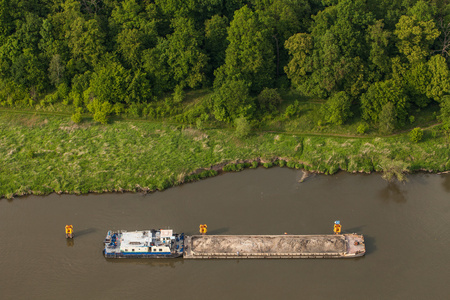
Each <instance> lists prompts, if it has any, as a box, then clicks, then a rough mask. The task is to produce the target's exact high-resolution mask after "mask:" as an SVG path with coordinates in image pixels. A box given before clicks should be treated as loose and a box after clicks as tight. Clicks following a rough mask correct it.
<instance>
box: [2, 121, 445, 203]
mask: <svg viewBox="0 0 450 300" xmlns="http://www.w3.org/2000/svg"><path fill="white" fill-rule="evenodd" d="M432 130H434V131H432ZM0 132H1V136H0V153H2V155H1V156H0V197H2V198H3V197H6V198H12V197H14V196H21V195H27V194H36V195H44V194H49V193H52V192H57V193H74V194H83V193H88V192H96V193H102V192H109V191H113V192H124V191H133V192H137V191H139V192H151V191H155V190H164V189H166V188H168V187H171V186H175V185H179V184H182V183H184V182H189V181H193V180H197V179H201V178H204V177H209V176H214V175H216V174H218V173H220V171H222V170H224V171H239V170H242V169H244V168H246V167H257V166H258V165H263V166H264V167H271V166H272V165H280V166H286V167H291V168H302V169H305V170H307V171H315V172H320V173H326V174H333V173H335V172H337V171H339V170H344V171H347V172H366V173H370V172H373V171H388V170H389V169H390V168H393V169H395V171H396V172H397V171H399V172H400V173H407V172H415V171H419V170H424V171H430V172H443V171H447V170H450V162H449V157H450V149H449V139H448V137H446V136H445V135H441V133H440V132H439V131H436V130H435V129H430V130H425V134H424V139H423V140H422V141H421V142H419V143H411V142H410V141H409V138H408V136H407V135H406V134H405V135H399V136H395V137H386V138H380V137H376V138H349V137H330V136H329V137H325V136H312V135H300V134H287V133H274V132H271V133H270V132H264V133H261V132H254V133H253V134H251V135H250V136H249V137H246V138H238V137H236V136H235V134H234V132H232V131H230V130H226V129H220V130H219V129H206V130H199V129H194V128H191V127H185V126H181V125H167V124H164V123H156V122H142V121H115V122H113V123H112V124H108V125H100V124H97V123H94V122H91V121H84V122H82V123H81V124H75V123H73V122H72V121H71V120H70V117H68V116H48V115H31V114H23V115H21V114H14V115H12V114H8V113H0Z"/></svg>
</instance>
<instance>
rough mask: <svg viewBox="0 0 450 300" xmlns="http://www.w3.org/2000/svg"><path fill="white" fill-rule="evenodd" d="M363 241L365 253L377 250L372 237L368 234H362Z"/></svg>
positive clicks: (368, 253)
mask: <svg viewBox="0 0 450 300" xmlns="http://www.w3.org/2000/svg"><path fill="white" fill-rule="evenodd" d="M364 243H365V244H366V255H370V254H373V253H374V252H375V251H376V250H377V246H376V245H375V238H374V237H372V236H370V235H364Z"/></svg>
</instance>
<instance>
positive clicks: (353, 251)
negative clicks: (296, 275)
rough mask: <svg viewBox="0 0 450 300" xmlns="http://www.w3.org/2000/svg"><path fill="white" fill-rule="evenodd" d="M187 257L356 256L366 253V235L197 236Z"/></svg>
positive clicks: (188, 247)
mask: <svg viewBox="0 0 450 300" xmlns="http://www.w3.org/2000/svg"><path fill="white" fill-rule="evenodd" d="M184 245H185V249H184V250H185V251H184V255H183V257H184V258H187V259H213V258H224V259H226V258H228V259H236V258H239V259H241V258H352V257H359V256H363V255H364V254H365V252H366V249H365V244H364V237H363V236H362V235H358V234H339V235H194V236H187V237H186V239H185V243H184Z"/></svg>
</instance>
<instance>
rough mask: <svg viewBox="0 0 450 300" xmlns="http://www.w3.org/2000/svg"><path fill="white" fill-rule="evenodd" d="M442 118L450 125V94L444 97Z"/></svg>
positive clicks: (445, 123)
mask: <svg viewBox="0 0 450 300" xmlns="http://www.w3.org/2000/svg"><path fill="white" fill-rule="evenodd" d="M440 119H441V121H442V123H444V125H447V126H450V95H446V96H444V97H443V98H442V101H441V114H440Z"/></svg>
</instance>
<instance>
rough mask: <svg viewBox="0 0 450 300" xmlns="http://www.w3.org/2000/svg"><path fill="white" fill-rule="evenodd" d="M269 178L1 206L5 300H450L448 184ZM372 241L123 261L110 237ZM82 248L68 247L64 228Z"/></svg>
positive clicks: (287, 173) (0, 293)
mask: <svg viewBox="0 0 450 300" xmlns="http://www.w3.org/2000/svg"><path fill="white" fill-rule="evenodd" d="M301 175H302V173H301V172H300V171H295V170H289V169H280V168H273V169H270V170H265V169H256V170H247V171H244V172H241V173H234V174H225V175H222V176H219V177H215V178H210V179H207V180H204V181H201V182H196V183H192V184H187V185H184V186H181V187H177V188H172V189H169V190H167V191H165V192H162V193H154V194H150V195H141V194H103V195H88V196H68V195H63V196H58V195H50V196H47V197H26V198H18V199H15V200H13V201H7V200H5V199H3V200H1V201H0V299H154V298H158V299H183V300H186V299H344V298H345V299H449V298H448V295H449V294H450V284H449V279H450V229H449V228H450V222H449V220H450V198H449V195H450V176H439V175H414V176H411V177H410V178H409V182H408V183H406V184H388V183H386V182H385V181H383V180H382V179H381V178H380V177H379V176H378V175H350V174H345V173H340V174H338V175H334V176H312V177H310V178H308V179H307V180H306V181H305V182H304V183H298V182H297V181H298V180H299V179H300V178H301ZM336 219H339V220H341V222H342V224H343V230H344V232H345V231H347V232H358V233H362V234H364V236H365V238H366V245H367V255H366V256H365V257H362V258H357V259H328V260H326V259H317V260H314V259H310V260H308V259H303V260H302V259H298V260H289V259H286V260H202V261H199V260H195V261H183V260H182V259H177V260H117V261H114V260H113V261H107V260H105V259H104V258H103V256H102V247H103V245H102V241H103V238H104V236H105V234H106V232H107V230H108V229H128V230H134V229H149V228H159V227H166V226H171V227H172V228H173V229H174V230H176V231H178V232H181V231H184V232H185V233H187V234H195V233H197V231H198V225H199V224H200V223H206V224H208V230H209V233H210V234H282V233H284V232H288V233H292V234H316V233H330V232H331V231H332V224H333V221H334V220H336ZM66 224H73V225H74V228H75V234H76V236H75V239H74V241H73V242H74V243H73V244H69V243H67V242H66V240H65V237H64V226H65V225H66Z"/></svg>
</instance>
